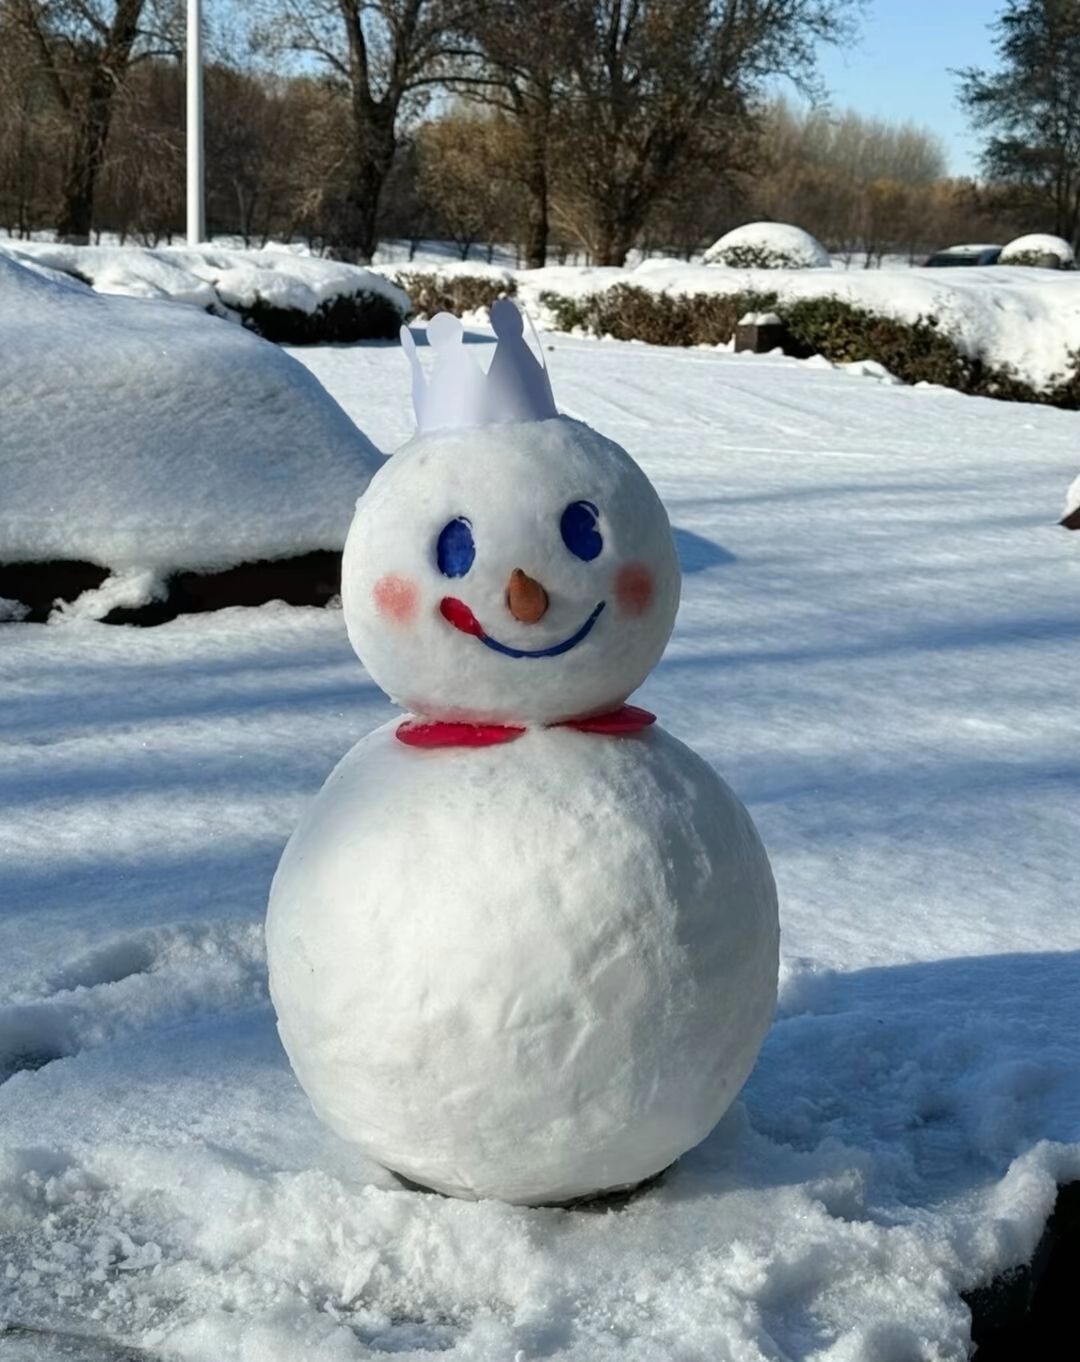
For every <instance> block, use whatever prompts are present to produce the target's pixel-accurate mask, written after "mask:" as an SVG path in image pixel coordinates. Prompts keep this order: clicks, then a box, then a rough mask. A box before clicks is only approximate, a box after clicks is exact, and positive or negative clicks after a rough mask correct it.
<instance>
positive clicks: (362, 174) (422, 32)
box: [259, 0, 467, 261]
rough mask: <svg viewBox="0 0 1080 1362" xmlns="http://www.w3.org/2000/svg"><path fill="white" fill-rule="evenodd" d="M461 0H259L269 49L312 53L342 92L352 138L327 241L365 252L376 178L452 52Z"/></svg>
mask: <svg viewBox="0 0 1080 1362" xmlns="http://www.w3.org/2000/svg"><path fill="white" fill-rule="evenodd" d="M466 11H467V6H466V4H465V3H464V0H264V21H263V22H262V24H261V25H260V29H259V36H260V40H261V43H262V44H263V46H265V47H266V48H268V49H270V50H278V51H281V50H283V49H291V50H293V51H296V52H306V53H311V54H312V55H314V56H315V57H317V58H318V59H319V61H320V62H322V63H323V64H324V66H325V67H326V68H327V70H328V71H329V72H330V73H331V74H332V76H333V77H334V78H335V79H336V80H337V81H339V82H340V83H341V85H342V87H343V88H344V90H345V91H346V92H347V94H348V98H349V108H350V113H351V135H352V146H351V149H350V157H349V166H348V174H347V178H346V183H345V188H344V195H343V202H342V204H341V206H340V207H341V211H340V214H339V222H338V225H337V228H336V232H335V236H336V240H335V242H334V245H335V247H336V250H337V253H338V254H340V255H342V256H346V257H348V258H350V259H354V260H362V261H366V260H370V259H371V257H372V255H373V254H374V252H375V247H376V245H377V244H378V236H377V224H378V215H379V202H380V198H381V196H382V191H383V186H384V185H385V183H386V180H387V176H388V175H389V173H390V168H391V166H392V164H393V160H394V155H395V153H396V151H397V148H398V144H399V141H400V139H401V135H402V124H403V121H404V119H405V117H406V115H407V114H415V113H417V111H418V110H419V109H420V108H422V107H423V105H424V103H425V102H426V99H427V97H428V95H429V94H430V92H431V89H432V87H434V86H436V85H438V84H440V83H442V81H443V80H444V78H445V74H446V71H447V63H448V62H449V61H450V60H451V59H453V58H454V57H456V56H457V55H458V54H459V53H460V51H461V43H460V38H459V35H460V32H461V29H462V24H463V19H464V16H465V14H466Z"/></svg>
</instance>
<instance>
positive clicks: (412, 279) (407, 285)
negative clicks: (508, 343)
mask: <svg viewBox="0 0 1080 1362" xmlns="http://www.w3.org/2000/svg"><path fill="white" fill-rule="evenodd" d="M386 272H387V274H388V275H389V277H390V278H391V279H392V280H393V282H394V283H395V284H396V285H397V286H398V287H399V288H400V289H402V290H403V291H404V292H405V293H406V294H408V296H409V298H410V299H411V301H412V307H413V312H414V313H415V314H416V316H418V317H433V316H434V315H435V313H436V312H454V313H456V314H457V315H459V316H460V315H461V313H463V312H477V311H479V310H480V309H481V308H488V309H490V307H491V305H492V303H494V302H497V301H498V299H500V298H512V297H513V296H514V294H515V293H516V292H517V281H516V280H515V279H514V276H513V275H512V274H511V272H510V271H509V270H504V269H501V268H500V267H498V266H495V265H480V264H477V263H476V262H475V261H468V262H462V263H461V264H457V263H456V262H455V263H454V264H450V265H442V266H438V267H436V268H432V267H431V266H427V267H425V266H423V265H417V266H416V267H415V268H410V267H408V266H406V267H404V268H402V267H401V266H397V265H395V266H392V267H389V268H388V269H387V271H386Z"/></svg>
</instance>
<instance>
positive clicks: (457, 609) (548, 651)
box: [439, 596, 607, 657]
mask: <svg viewBox="0 0 1080 1362" xmlns="http://www.w3.org/2000/svg"><path fill="white" fill-rule="evenodd" d="M606 604H607V602H606V601H601V602H600V604H599V605H598V606H597V607H596V609H595V610H594V611H593V612H592V614H591V615H590V616H589V618H588V619H587V620H586V621H585V623H584V624H583V625H582V626H581V628H580V629H578V630H577V632H576V633H573V634H571V635H570V637H569V638H564V639H563V641H562V642H561V643H553V644H552V645H551V647H550V648H534V649H528V648H511V647H510V646H509V645H508V644H506V643H500V642H499V640H498V639H497V638H492V637H491V636H490V634H487V633H485V632H484V629H483V626H482V625H481V624H480V622H479V620H477V618H476V616H475V615H474V614H473V612H472V611H471V610H470V609H469V607H468V606H467V605H466V604H465V602H464V601H459V600H458V599H457V598H456V597H454V596H444V597H443V599H442V601H441V602H440V604H439V610H440V612H441V614H442V617H443V619H445V620H446V621H447V622H448V623H450V624H452V625H453V626H454V628H455V629H460V630H461V632H462V633H463V634H472V636H473V637H474V638H478V639H479V640H480V642H481V643H483V644H484V645H485V646H486V647H488V648H490V649H491V650H492V651H493V652H496V653H502V655H503V656H504V657H558V656H559V655H560V654H562V653H568V652H569V651H570V649H571V648H576V647H577V645H578V644H579V643H580V642H581V640H582V639H583V638H585V637H587V636H588V634H589V633H590V631H591V630H592V627H593V625H594V624H595V623H596V621H597V620H598V619H599V618H600V614H601V611H602V610H603V608H604V606H605V605H606Z"/></svg>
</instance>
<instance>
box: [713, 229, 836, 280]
mask: <svg viewBox="0 0 1080 1362" xmlns="http://www.w3.org/2000/svg"><path fill="white" fill-rule="evenodd" d="M705 263H706V264H707V265H730V266H732V267H733V268H735V269H765V270H815V269H826V270H827V269H830V268H831V267H832V261H831V260H830V258H829V252H828V251H827V250H826V249H825V247H824V246H823V245H822V244H821V242H820V241H818V239H817V238H816V237H813V236H811V235H810V233H809V232H804V231H803V229H802V228H801V227H793V226H791V224H790V223H787V222H747V223H744V224H743V226H742V227H735V228H733V230H732V231H730V232H726V233H725V234H724V235H723V236H722V237H721V238H720V240H719V241H715V242H713V244H712V245H711V246H710V247H709V249H708V250H707V251H706V252H705Z"/></svg>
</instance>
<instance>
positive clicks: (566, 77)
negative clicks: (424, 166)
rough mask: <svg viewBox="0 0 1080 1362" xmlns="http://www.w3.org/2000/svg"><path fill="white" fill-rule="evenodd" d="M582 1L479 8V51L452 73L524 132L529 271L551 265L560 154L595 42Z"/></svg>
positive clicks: (472, 34)
mask: <svg viewBox="0 0 1080 1362" xmlns="http://www.w3.org/2000/svg"><path fill="white" fill-rule="evenodd" d="M588 17H589V16H588V13H587V10H586V7H585V6H584V5H582V4H580V3H578V0H493V2H492V3H487V4H480V5H477V6H476V7H475V8H474V9H473V10H472V12H471V14H470V15H469V19H468V23H467V24H466V25H465V26H464V27H465V34H464V36H465V37H467V38H468V39H469V40H470V41H471V43H472V44H473V45H474V50H472V51H470V50H469V49H468V48H467V47H466V49H465V50H464V51H463V52H462V53H461V54H460V56H461V60H459V62H458V63H457V65H456V66H455V67H454V68H453V71H452V79H453V83H454V86H455V88H457V89H459V90H464V91H466V92H468V93H470V94H471V95H472V97H474V98H477V99H480V100H482V101H483V102H484V103H486V104H488V105H491V106H493V107H494V108H496V109H498V110H501V111H502V112H503V113H504V114H506V115H507V116H508V117H509V118H510V119H512V120H513V122H514V123H515V125H516V127H517V130H518V152H519V154H518V156H517V158H516V160H515V164H514V165H513V167H512V168H511V174H512V176H513V179H514V180H515V181H516V183H517V184H518V185H519V186H520V188H521V190H522V193H523V195H524V200H525V213H524V219H525V221H524V241H523V243H522V244H523V248H524V256H525V264H526V266H527V267H528V268H530V269H537V268H539V267H541V266H542V265H544V264H545V262H546V260H547V250H548V237H549V234H550V231H551V193H552V178H553V166H552V159H553V150H554V145H555V141H556V138H557V135H558V124H559V119H560V117H561V115H562V112H563V111H564V109H565V108H566V106H567V105H568V103H569V100H570V99H571V96H572V71H573V62H574V57H575V53H576V51H577V49H578V48H579V47H580V46H581V44H582V43H587V42H589V41H590V39H591V36H592V35H591V33H590V31H589V26H588Z"/></svg>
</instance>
